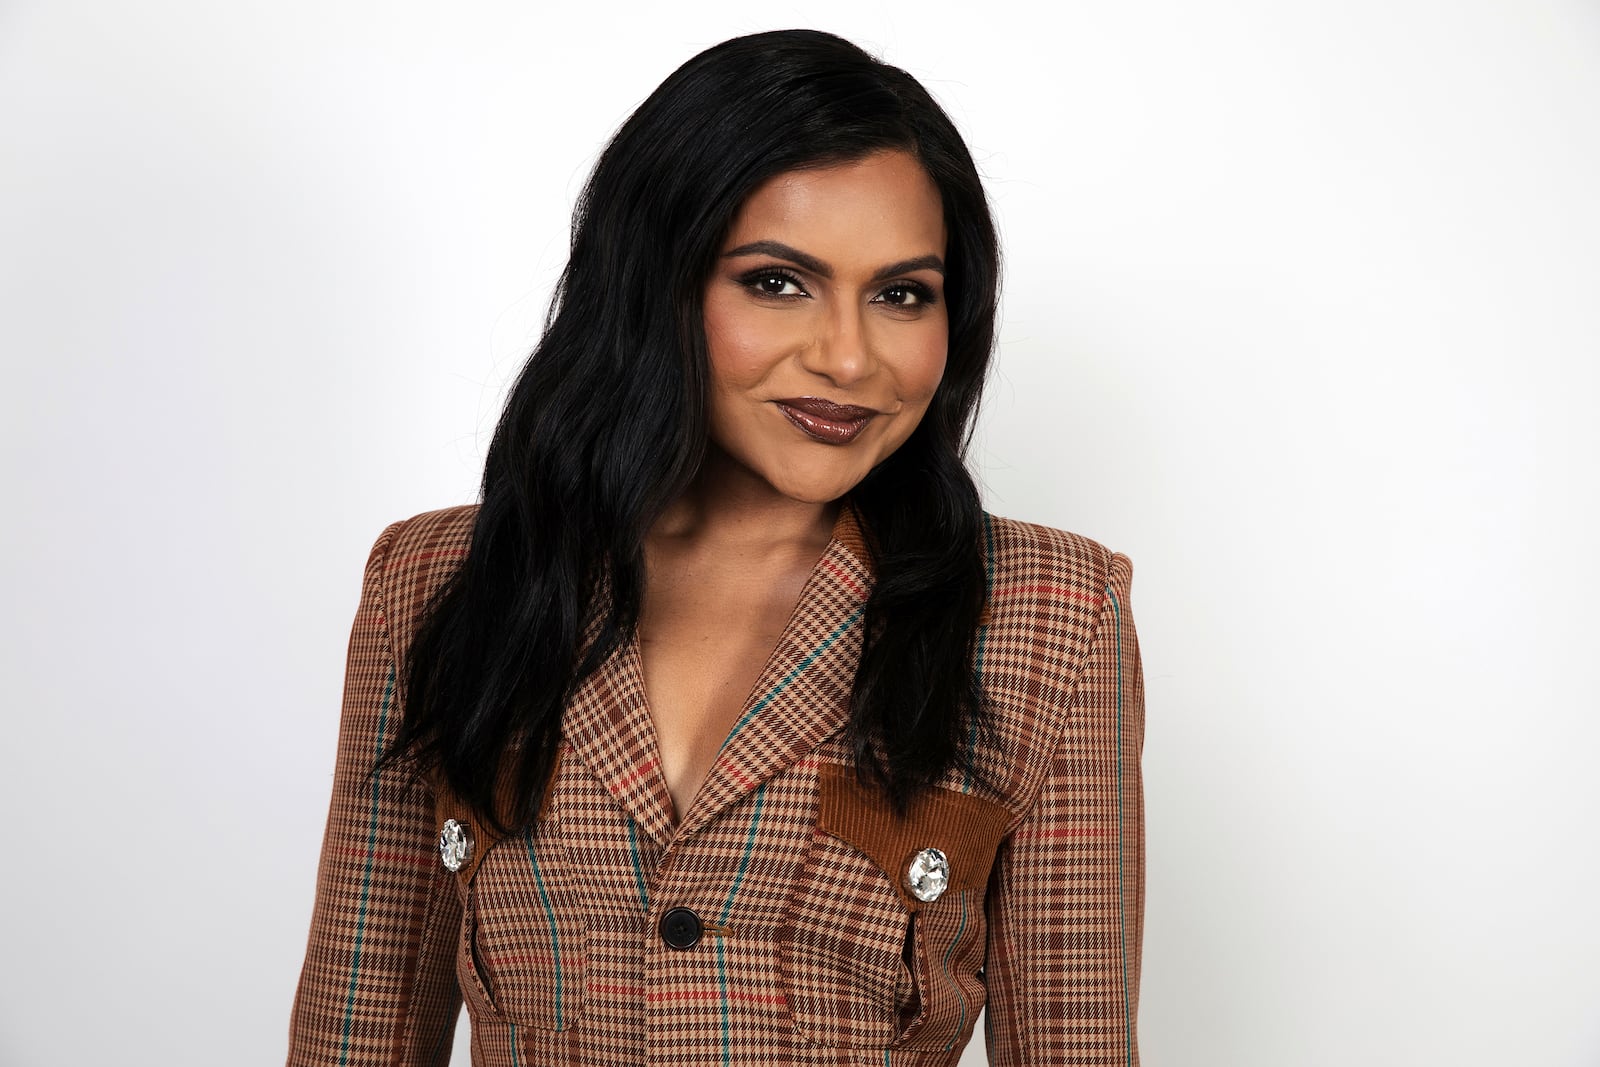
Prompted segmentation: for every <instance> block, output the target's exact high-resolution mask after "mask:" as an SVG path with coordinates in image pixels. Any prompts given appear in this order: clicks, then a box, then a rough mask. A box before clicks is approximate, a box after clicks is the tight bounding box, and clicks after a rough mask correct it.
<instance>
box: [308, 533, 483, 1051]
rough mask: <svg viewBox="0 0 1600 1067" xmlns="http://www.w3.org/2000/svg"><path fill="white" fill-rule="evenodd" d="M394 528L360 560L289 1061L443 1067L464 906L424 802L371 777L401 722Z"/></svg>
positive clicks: (415, 792) (415, 790)
mask: <svg viewBox="0 0 1600 1067" xmlns="http://www.w3.org/2000/svg"><path fill="white" fill-rule="evenodd" d="M402 526H403V524H401V523H396V524H394V525H393V526H390V527H389V528H388V529H387V530H385V531H384V532H383V534H382V536H380V537H379V538H378V541H377V543H376V544H375V545H374V546H373V548H372V552H371V554H370V555H369V556H368V558H367V566H366V572H365V576H364V578H363V581H362V589H361V606H360V608H359V609H358V611H357V613H356V620H355V625H354V626H353V627H352V629H351V632H350V650H349V658H348V661H347V664H346V667H345V683H344V705H343V711H342V714H341V716H340V724H339V750H338V756H337V759H336V762H335V766H334V775H333V799H332V801H331V803H330V804H329V806H328V823H327V830H326V832H325V834H324V837H323V842H322V855H321V858H320V860H319V863H318V869H317V896H316V904H315V906H314V909H313V911H312V916H311V933H310V937H309V938H308V939H307V944H306V957H305V963H304V965H303V967H302V969H301V972H300V983H299V987H298V989H297V991H296V993H295V1000H294V1012H293V1015H292V1018H291V1021H290V1024H289V1057H288V1063H289V1065H290V1067H322V1065H324V1064H326V1065H330V1067H332V1065H339V1067H365V1065H371V1067H378V1065H383V1067H390V1065H395V1064H399V1065H412V1064H433V1063H444V1062H447V1061H448V1060H449V1057H450V1048H451V1038H452V1034H453V1032H454V1030H455V1023H456V1018H457V1016H458V1014H459V1012H460V1006H461V993H460V990H459V988H458V987H457V985H456V978H455V972H454V963H455V952H454V941H455V937H456V935H457V931H458V930H459V926H460V922H461V903H460V900H459V898H458V897H457V895H456V891H455V886H454V884H453V882H452V881H451V880H450V875H449V874H448V872H446V871H445V870H444V867H443V865H442V864H441V863H440V862H439V858H438V855H437V853H436V852H435V851H434V847H433V842H434V840H435V837H436V835H437V832H438V831H437V828H436V827H435V826H434V825H433V822H434V814H433V804H432V798H431V797H430V796H429V795H428V792H427V790H426V789H425V788H424V787H423V786H421V785H408V783H407V781H406V779H405V776H404V775H402V774H396V773H394V772H392V771H385V773H384V774H382V775H380V776H377V777H373V776H371V775H370V773H369V772H370V771H371V769H372V765H373V762H374V760H376V758H377V756H378V754H379V752H381V751H382V750H383V747H384V745H385V744H387V743H388V741H389V739H390V738H391V737H392V736H393V734H394V732H395V729H396V727H397V726H398V724H399V721H400V711H401V709H400V708H399V706H398V701H397V698H396V691H397V678H396V674H397V665H396V661H395V655H394V644H393V641H392V640H391V635H390V631H389V624H390V621H391V620H390V618H389V617H388V616H387V614H386V610H385V590H384V573H385V562H386V560H387V557H388V551H389V546H390V544H391V543H392V542H393V540H394V538H395V536H396V535H397V533H398V531H399V530H400V529H401V528H402Z"/></svg>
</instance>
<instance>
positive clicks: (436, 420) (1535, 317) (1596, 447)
mask: <svg viewBox="0 0 1600 1067" xmlns="http://www.w3.org/2000/svg"><path fill="white" fill-rule="evenodd" d="M785 24H805V25H814V26H818V27H821V28H827V29H832V30H835V31H837V32H841V33H843V34H845V35H847V36H850V37H852V38H854V39H856V40H858V41H859V42H861V43H863V44H864V45H866V46H868V47H870V48H872V49H873V50H874V51H877V52H879V53H880V54H882V55H884V56H885V57H886V58H887V59H889V60H890V61H892V62H895V63H897V64H900V65H902V66H905V67H906V68H908V69H909V70H911V71H912V73H914V74H916V75H918V76H919V77H921V78H922V79H924V81H925V83H926V84H927V85H928V86H929V87H930V88H931V89H932V90H933V91H934V92H935V94H936V95H938V96H939V97H940V98H941V99H942V100H943V101H944V102H945V104H946V105H947V106H948V108H949V109H950V111H951V112H952V114H953V115H954V117H955V118H956V120H957V122H958V123H959V124H960V125H961V126H962V128H963V129H964V131H965V132H966V134H967V135H968V137H969V140H970V143H971V145H972V147H973V150H974V152H975V154H976V156H977V157H978V159H979V161H980V165H981V167H982V169H983V171H984V172H985V174H986V175H987V177H988V180H989V188H990V191H991V193H992V195H993V198H994V202H995V206H996V208H997V210H998V213H999V217H1000V220H1001V224H1002V226H1003V233H1004V238H1005V243H1006V250H1007V253H1008V272H1007V291H1006V299H1005V307H1004V312H1005V316H1004V323H1003V329H1002V335H1001V350H1000V354H999V359H998V372H997V375H996V378H995V380H994V385H993V388H992V391H991V393H990V400H989V404H988V408H987V414H986V418H985V421H984V424H983V431H982V435H981V439H980V442H979V447H978V448H977V450H976V454H975V461H976V464H977V466H978V467H979V468H980V471H981V473H982V476H983V479H984V482H985V484H986V486H987V491H988V500H989V505H990V507H991V508H992V509H993V510H995V511H997V512H1000V513H1002V514H1008V515H1013V516H1017V517H1021V518H1028V519H1032V520H1035V521H1040V522H1046V523H1050V524H1054V525H1059V526H1064V527H1068V528H1071V529H1075V530H1079V531H1081V532H1083V533H1086V534H1089V535H1091V536H1094V537H1097V538H1099V539H1101V540H1103V541H1105V542H1107V543H1108V544H1110V545H1112V546H1113V547H1115V548H1118V549H1121V550H1123V551H1126V552H1128V553H1130V554H1131V555H1132V556H1133V558H1134V561H1135V565H1136V581H1135V595H1134V606H1135V613H1136V615H1137V618H1138V622H1139V628H1140V633H1141V637H1142V642H1143V649H1144V658H1145V667H1146V671H1147V681H1148V696H1149V712H1148V743H1147V748H1146V755H1145V772H1146V783H1147V798H1148V801H1147V802H1148V823H1149V831H1148V847H1149V904H1148V928H1147V937H1146V942H1145V951H1144V966H1145V985H1144V1000H1143V1016H1142V1032H1143V1043H1144V1049H1145V1061H1146V1062H1147V1063H1148V1064H1152V1065H1154V1064H1171V1065H1184V1067H1258V1065H1259V1067H1268V1065H1271V1067H1281V1065H1295V1067H1300V1065H1305V1067H1312V1065H1316V1067H1322V1065H1328V1067H1349V1065H1363V1067H1365V1065H1391V1064H1392V1065H1401V1064H1406V1065H1413V1064H1451V1065H1484V1067H1489V1065H1496V1067H1499V1065H1505V1064H1519V1065H1520V1064H1539V1065H1546V1064H1550V1065H1579V1064H1585V1065H1593V1064H1597V1063H1600V967H1597V966H1596V962H1595V961H1596V960H1597V958H1600V916H1597V909H1596V905H1595V902H1596V901H1597V900H1600V846H1597V838H1600V834H1597V831H1596V822H1597V819H1600V774H1597V773H1596V771H1595V753H1596V751H1597V749H1600V726H1597V721H1600V716H1597V714H1596V713H1597V711H1600V706H1597V705H1600V701H1597V699H1596V696H1595V683H1596V677H1595V675H1596V670H1595V665H1596V654H1595V648H1596V646H1597V644H1600V627H1597V624H1596V620H1595V610H1594V604H1595V602H1596V599H1597V597H1600V575H1597V568H1596V563H1595V546H1596V544H1597V543H1600V522H1597V519H1596V514H1597V504H1600V501H1597V499H1596V497H1597V477H1596V472H1595V463H1596V459H1597V458H1600V431H1597V420H1596V419H1595V417H1594V415H1593V412H1592V409H1593V408H1594V406H1595V404H1596V402H1597V401H1600V389H1597V385H1600V381H1597V377H1600V375H1597V369H1596V367H1597V362H1600V207H1597V198H1596V195H1595V191H1596V190H1597V189H1600V122H1597V121H1596V115H1597V113H1600V14H1597V9H1596V7H1595V6H1594V5H1593V4H1592V3H1579V2H1575V0H1573V2H1567V3H1561V2H1557V0H1498V2H1475V3H1474V2H1466V3H1463V2H1460V0H1454V2H1450V3H1445V2H1442V0H1441V2H1428V0H1385V2H1381V3H1380V2H1375V0H1317V2H1303V3H1289V4H1284V3H1279V2H1271V3H1269V2H1265V0H1218V2H1215V3H1211V4H1190V3H1184V2H1181V0H1163V2H1130V3H1123V4H1098V3H1097V4H1086V3H1066V4H1061V5H1053V6H1052V7H1051V8H1050V9H1049V10H1048V11H1046V10H1045V9H1044V7H1043V6H1042V5H1035V4H1033V3H1031V2H1030V3H1022V2H1015V0H993V2H988V3H984V4H963V5H940V4H930V3H920V4H892V3H884V2H860V0H857V2H850V3H841V2H836V0H820V2H817V3H812V4H808V5H802V6H800V7H798V8H779V9H775V8H773V7H772V6H771V5H756V4H750V3H747V2H746V3H733V2H726V0H717V2H707V3H697V4H694V5H693V6H692V7H689V8H687V9H686V8H685V7H684V6H682V5H675V4H649V5H646V4H616V3H613V4H604V5H553V4H532V3H506V2H496V3H487V2H486V3H479V4H473V5H439V4H421V3H414V2H412V3H398V4H397V3H384V4H378V3H366V4H337V3H336V4H324V3H310V2H307V0H273V2H271V3H264V2H242V3H229V4H210V3H204V2H201V0H144V2H142V3H140V4H137V5H134V4H113V3H107V2H102V3H72V2H70V0H53V2H48V3H47V2H43V0H10V2H8V3H5V4H0V272H3V274H0V351H3V355H4V365H3V369H4V385H3V387H0V396H3V398H4V399H3V408H0V414H3V416H4V421H3V427H4V429H3V432H4V434H5V447H4V463H5V481H4V500H5V505H4V506H5V516H6V518H5V521H4V524H3V527H0V529H3V533H0V537H3V544H0V581H3V588H4V589H5V591H6V594H5V603H6V611H5V619H4V626H5V632H4V634H3V641H0V656H3V661H0V663H3V669H4V674H3V686H4V688H3V692H4V697H3V700H4V709H5V710H4V715H5V718H4V737H5V742H4V748H5V752H6V758H5V761H4V763H5V770H4V773H3V775H0V806H3V809H4V810H5V811H7V812H8V813H9V819H10V820H11V822H10V826H9V827H8V833H7V839H8V848H7V850H6V851H7V860H8V867H7V873H6V876H5V877H4V879H3V881H0V903H3V906H4V913H5V915H6V916H7V921H6V924H5V930H6V933H5V947H4V949H3V952H0V955H3V957H4V960H5V962H4V964H3V965H0V1063H3V1064H5V1065H7V1067H11V1065H26V1067H34V1065H51V1067H53V1065H58V1064H59V1065H76V1064H80V1063H89V1062H99V1061H102V1060H106V1059H109V1058H115V1059H116V1060H117V1061H118V1062H123V1063H130V1064H151V1065H155V1064H160V1065H184V1064H212V1063H217V1062H228V1063H240V1064H243V1063H250V1064H272V1063H278V1062H281V1060H282V1056H283V1048H284V1034H285V1028H286V1025H287V1017H288V1011H289V1004H290V998H291V995H292V991H293V984H294V980H295V976H296V973H297V969H298V965H299V962H300V955H301V952H302V949H303V945H304V937H305V931H306V924H307V921H308V918H309V914H310V908H311V898H312V888H313V878H314V870H315V863H316V859H317V850H318V846H319V838H320V833H321V828H322V822H323V818H324V813H325V808H326V803H327V795H328V787H329V783H330V774H331V768H332V761H333V751H334V733H335V727H336V717H337V712H338V699H339V692H340V677H341V672H342V669H343V654H344V644H345V637H346V634H347V631H348V627H349V624H350V620H351V617H352V615H353V612H354V609H355V604H356V594H357V591H358V587H359V580H360V571H361V565H362V561H363V560H364V559H365V555H366V550H367V548H368V547H369V545H370V544H371V542H372V540H373V538H374V537H376V535H377V534H378V532H379V530H380V529H381V528H382V527H383V525H384V524H385V523H387V522H389V521H390V520H393V519H396V518H399V517H402V516H405V515H409V514H412V513H414V512H417V511H421V510H426V509H429V508H434V507H440V506H444V505H448V504H454V503H461V502H466V501H470V500H471V499H473V497H474V494H475V487H476V479H477V475H478V469H479V464H480V462H481V457H482V452H483V447H484V444H485V442H486V439H487V435H488V432H489V431H490V429H491V428H492V425H493V422H494V419H495V416H496V413H497V409H498V404H499V400H500V397H501V395H502V392H503V389H504V387H505V385H506V384H507V381H508V379H509V378H510V376H511V375H512V374H513V373H514V371H515V369H516V368H517V366H518V364H519V362H520V360H521V358H522V356H523V355H524V354H525V352H526V350H527V349H528V347H529V346H530V344H531V342H532V340H533V338H534V336H535V334H536V331H537V327H538V323H539V319H540V315H541V313H542V309H543V304H544V301H545V299H546V296H547V294H548V291H549V286H550V284H551V282H552V281H553V279H554V277H555V275H556V272H557V271H558V269H559V267H560V265H561V261H562V256H563V253H564V242H565V227H566V223H567V216H568V213H569V210H570V207H571V201H572V197H573V194H574V192H575V191H576V189H577V187H578V184H579V182H580V181H581V179H582V177H583V175H584V174H585V173H586V171H587V168H588V166H589V164H590V163H591V162H592V160H593V157H594V154H595V153H596V151H597V149H598V148H599V146H600V144H601V143H602V142H603V141H604V139H605V138H606V137H607V136H608V135H609V133H610V132H611V130H612V129H614V128H615V126H616V125H617V124H618V123H619V122H620V121H621V120H622V118H623V117H624V116H625V115H626V114H627V113H628V111H629V110H630V109H631V108H632V107H633V106H634V105H635V104H636V103H637V102H638V101H639V100H640V99H641V98H642V97H643V96H644V95H645V94H646V93H648V92H649V91H650V89H651V88H653V87H654V85H655V84H656V83H657V82H658V81H659V80H660V79H661V78H662V77H664V76H665V75H666V74H667V73H668V72H669V71H670V70H671V69H672V68H673V67H675V66H676V65H677V64H678V63H680V62H681V61H682V60H684V59H686V58H687V57H688V56H690V55H691V54H693V53H694V52H696V51H698V50H699V49H700V48H702V47H704V46H706V45H708V44H711V43H713V42H715V41H717V40H720V39H722V38H724V37H728V36H732V35H734V34H737V33H742V32H748V31H752V30H757V29H764V28H771V27H775V26H779V25H785ZM980 1043H981V1042H980ZM462 1062H464V1059H463V1060H462ZM965 1062H968V1063H980V1062H982V1054H981V1051H975V1052H971V1053H969V1057H968V1060H967V1061H965Z"/></svg>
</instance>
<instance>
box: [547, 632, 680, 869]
mask: <svg viewBox="0 0 1600 1067" xmlns="http://www.w3.org/2000/svg"><path fill="white" fill-rule="evenodd" d="M562 727H563V733H565V735H566V738H567V741H568V743H569V744H571V745H572V748H573V752H574V753H575V754H576V755H577V756H578V757H579V758H581V759H582V761H583V763H584V765H585V766H587V767H588V768H589V770H590V772H591V773H593V774H594V776H595V777H596V778H598V779H599V780H600V783H601V784H602V785H604V786H605V788H606V790H607V791H608V792H610V794H611V795H612V796H613V797H615V798H616V800H617V803H618V804H620V805H622V809H623V810H624V811H626V812H627V813H628V815H629V816H630V817H631V818H632V819H633V821H634V822H635V823H636V824H638V826H639V829H640V830H642V831H643V832H644V833H645V835H646V836H648V837H649V838H651V839H652V840H654V841H655V842H656V844H658V845H660V846H661V847H665V846H666V844H667V842H668V841H670V840H671V839H672V833H673V824H672V796H671V794H669V793H668V792H667V784H666V779H665V778H664V777H663V776H662V774H661V758H660V754H659V751H658V749H657V748H656V732H655V727H654V726H653V725H652V724H651V722H650V707H649V705H648V704H647V703H646V702H645V695H644V674H643V672H642V671H641V669H640V666H639V656H638V646H637V644H636V643H635V642H633V641H624V642H622V644H621V645H619V646H618V647H617V649H616V650H615V651H613V652H612V653H611V656H610V657H609V658H608V659H607V660H606V661H605V663H603V664H601V666H600V668H599V670H597V671H595V672H594V673H593V674H591V675H589V677H588V678H585V679H584V681H583V684H582V685H581V686H580V687H579V688H578V692H577V694H576V695H575V696H574V697H573V698H572V700H571V701H570V702H569V703H568V704H567V708H566V713H565V718H564V720H563V724H562Z"/></svg>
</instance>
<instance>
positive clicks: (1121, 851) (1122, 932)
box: [1106, 585, 1134, 1067]
mask: <svg viewBox="0 0 1600 1067" xmlns="http://www.w3.org/2000/svg"><path fill="white" fill-rule="evenodd" d="M1106 599H1107V600H1108V601H1109V602H1110V604H1111V612H1112V616H1113V618H1115V619H1116V629H1115V630H1114V631H1113V632H1114V633H1115V634H1116V661H1117V731H1116V741H1117V932H1118V935H1119V937H1120V938H1121V943H1122V1002H1123V1003H1124V1004H1127V1003H1128V1002H1129V1000H1128V899H1127V888H1126V879H1127V856H1126V842H1125V841H1124V836H1125V835H1124V833H1123V823H1122V692H1123V690H1122V603H1121V602H1120V601H1119V600H1117V591H1116V590H1115V589H1113V588H1111V586H1110V585H1107V586H1106ZM1125 1032H1126V1034H1127V1040H1126V1048H1125V1052H1126V1063H1127V1064H1128V1067H1133V1057H1134V1052H1133V1033H1134V1031H1133V1027H1132V1026H1131V1025H1130V1026H1129V1027H1128V1028H1127V1030H1126V1031H1125Z"/></svg>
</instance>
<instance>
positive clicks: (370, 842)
mask: <svg viewBox="0 0 1600 1067" xmlns="http://www.w3.org/2000/svg"><path fill="white" fill-rule="evenodd" d="M393 697H394V666H393V665H390V667H389V680H388V681H387V682H385V683H384V686H383V704H382V705H381V708H380V710H379V712H378V731H377V733H378V737H377V741H376V743H375V744H374V746H373V753H372V758H373V759H374V760H376V759H377V758H378V757H379V756H381V755H383V735H384V730H385V729H386V727H387V725H388V722H389V703H390V701H391V700H392V699H393ZM379 788H380V782H379V778H378V776H377V775H373V776H372V807H371V812H370V814H369V815H368V817H367V859H366V868H365V869H364V870H363V871H362V874H361V905H360V907H359V908H358V909H357V912H356V947H355V951H354V952H353V953H352V954H351V957H350V992H349V993H348V994H346V996H345V1002H344V1041H343V1044H342V1045H341V1046H340V1048H339V1064H340V1067H344V1064H346V1063H347V1062H349V1059H350V1024H351V1022H352V1021H353V1020H354V1019H355V1010H356V985H357V983H358V981H359V980H360V978H361V941H362V938H364V937H365V936H366V932H367V902H368V900H369V899H370V898H371V896H372V865H373V861H374V860H375V859H376V858H377V853H378V806H379V805H378V790H379Z"/></svg>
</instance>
